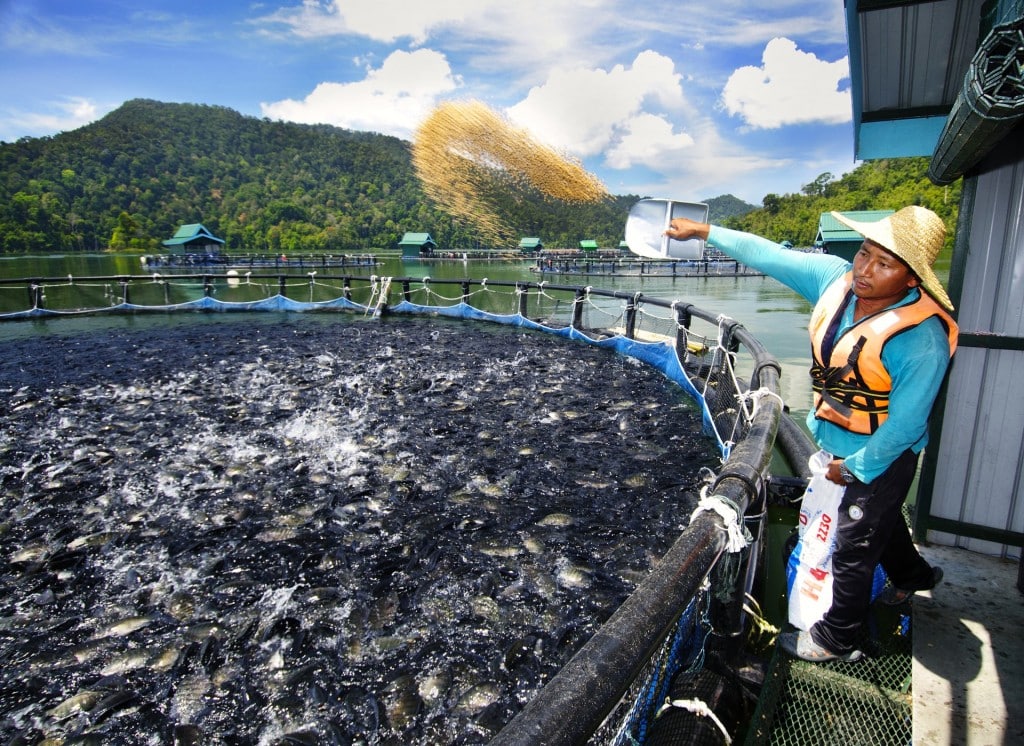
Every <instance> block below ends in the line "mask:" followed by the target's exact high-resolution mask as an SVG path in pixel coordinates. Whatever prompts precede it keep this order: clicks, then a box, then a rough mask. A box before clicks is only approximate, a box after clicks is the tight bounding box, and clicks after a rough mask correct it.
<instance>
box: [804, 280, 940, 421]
mask: <svg viewBox="0 0 1024 746" xmlns="http://www.w3.org/2000/svg"><path fill="white" fill-rule="evenodd" d="M852 287H853V273H852V272H847V273H846V275H845V276H843V277H840V278H839V279H838V280H836V281H835V282H834V283H832V284H831V285H830V286H829V287H828V288H827V289H826V290H825V292H824V293H823V294H822V296H821V298H819V299H818V303H817V304H816V305H815V306H814V312H813V313H812V314H811V323H810V327H809V331H810V335H811V355H812V360H811V386H812V388H813V389H814V416H815V417H817V418H818V419H822V420H828V421H829V422H833V423H835V424H836V425H839V426H840V427H842V428H844V429H846V430H849V431H851V432H855V433H863V434H865V435H870V434H871V433H873V432H874V431H875V430H877V429H878V427H879V425H881V424H882V423H883V422H885V420H886V418H887V417H888V416H889V393H890V392H891V391H892V378H891V377H890V376H889V371H887V370H886V369H885V366H884V365H882V348H883V347H885V344H886V342H888V341H889V340H890V339H892V338H893V337H895V336H896V335H897V334H901V333H903V332H905V331H907V330H908V329H911V328H913V327H915V326H917V325H919V324H921V323H922V322H924V321H925V320H927V319H930V318H931V317H932V316H937V317H938V318H939V320H940V321H941V322H942V323H943V325H944V327H945V329H946V334H947V336H948V338H949V354H950V355H951V356H952V354H953V352H954V351H955V350H956V340H957V326H956V322H954V321H953V319H952V317H951V316H950V315H949V314H948V313H946V311H945V310H944V309H943V308H942V307H941V306H940V305H939V304H938V303H936V302H935V301H934V300H932V298H931V296H929V295H928V294H927V293H924V292H921V293H920V294H919V298H918V299H917V300H915V301H913V302H911V303H907V304H905V305H902V306H896V307H895V308H887V309H885V310H884V311H880V312H879V313H876V314H872V315H871V316H866V317H864V318H863V319H861V320H859V321H858V322H856V323H855V324H854V325H853V326H852V327H850V328H849V329H847V330H846V331H845V332H843V333H842V334H839V335H837V336H836V338H835V340H834V343H833V345H832V350H831V354H830V355H829V358H828V360H827V361H825V360H824V351H823V349H822V348H823V346H824V344H825V341H826V336H827V334H828V330H829V328H830V327H832V326H835V327H836V328H838V326H839V323H840V320H841V319H842V315H843V311H844V309H845V308H846V306H847V303H848V302H849V299H850V297H851V296H852V290H851V288H852Z"/></svg>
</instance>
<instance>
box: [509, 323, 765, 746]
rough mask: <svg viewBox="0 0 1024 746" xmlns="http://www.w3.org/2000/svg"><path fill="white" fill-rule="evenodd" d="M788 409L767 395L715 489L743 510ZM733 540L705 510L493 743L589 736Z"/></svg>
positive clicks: (548, 742)
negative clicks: (727, 537) (782, 417)
mask: <svg viewBox="0 0 1024 746" xmlns="http://www.w3.org/2000/svg"><path fill="white" fill-rule="evenodd" d="M731 331H733V332H735V333H736V337H737V339H743V340H744V341H745V342H748V341H749V342H753V345H748V346H753V347H755V348H759V349H762V350H763V348H760V343H757V342H754V341H753V340H752V338H750V337H749V336H748V335H747V332H746V330H745V329H744V328H743V327H742V326H740V325H739V324H736V325H734V326H733V327H732V328H731ZM760 354H764V353H763V352H761V353H760ZM759 370H760V376H761V378H760V380H759V381H758V382H757V383H758V385H759V386H764V387H765V388H767V389H768V390H769V391H778V369H777V366H771V365H768V364H765V365H762V366H760V368H759ZM781 414H782V405H781V402H780V401H779V400H777V399H775V398H774V397H766V398H765V399H764V400H763V402H762V405H761V407H760V408H759V409H758V412H757V413H756V414H755V416H754V421H753V422H752V423H751V428H750V432H749V433H748V435H747V437H746V438H744V439H743V440H742V441H740V442H739V443H737V444H736V445H735V446H734V447H733V449H732V451H731V452H730V454H729V458H728V460H727V461H726V463H725V464H724V465H723V468H722V470H721V473H720V475H719V477H718V479H717V481H716V482H715V489H714V493H713V494H714V495H716V496H719V497H722V498H725V500H726V501H727V502H728V503H731V504H732V505H734V506H736V508H737V509H738V510H739V512H740V514H741V515H745V514H746V512H747V510H748V508H750V506H751V502H752V500H753V499H754V498H755V497H757V495H756V494H755V493H756V492H758V491H760V489H761V481H762V480H761V476H760V475H761V474H763V473H764V471H765V470H766V469H767V467H768V463H769V461H770V459H771V453H772V444H773V442H774V434H775V432H776V430H777V428H778V421H779V418H780V416H781ZM725 544H726V526H725V523H724V521H723V519H722V518H721V516H719V515H718V514H717V513H713V512H710V511H705V512H701V513H698V514H697V515H696V516H695V517H694V518H693V520H692V521H691V522H690V524H689V525H688V526H687V527H686V528H685V529H684V530H683V532H682V533H681V534H680V535H679V538H678V539H677V540H676V542H675V543H674V544H673V545H672V547H671V548H670V549H669V551H668V552H667V553H666V554H665V556H664V557H663V558H662V559H661V561H660V562H659V563H658V564H657V565H656V566H655V567H654V568H653V569H652V570H651V572H650V573H649V574H648V575H647V577H646V578H645V579H644V580H643V581H642V582H641V583H640V585H639V586H637V588H636V590H635V591H634V592H633V593H632V594H631V595H630V596H629V597H628V598H627V599H626V601H625V602H623V604H622V605H621V606H620V607H619V609H618V610H617V611H616V612H615V613H614V614H613V615H612V616H611V618H610V619H609V620H608V621H607V622H605V623H604V624H603V625H601V627H600V628H599V629H598V630H597V632H596V633H594V636H593V637H592V638H591V639H590V640H589V641H587V643H586V644H585V645H584V646H583V647H582V648H580V650H579V651H578V652H577V653H576V655H575V656H573V658H572V659H571V660H570V661H569V662H568V663H566V664H565V665H564V666H563V667H562V668H561V670H560V671H559V672H558V674H556V675H555V677H554V678H553V679H551V681H549V682H548V684H547V685H546V686H545V687H544V689H543V690H541V692H540V693H539V694H537V696H535V697H534V698H533V699H532V700H531V701H530V702H529V703H528V704H527V706H526V707H525V708H523V710H522V711H520V712H519V714H518V715H516V716H515V717H514V718H513V719H512V720H511V721H510V722H509V723H508V725H506V726H505V727H504V728H503V729H502V730H501V732H499V733H498V735H497V736H495V738H494V739H492V740H491V742H490V743H491V746H535V744H541V743H543V744H545V746H563V745H564V746H569V744H579V743H584V742H585V741H586V740H587V738H588V737H589V736H590V734H593V733H594V732H595V731H596V730H597V729H598V728H599V727H600V726H601V724H602V722H604V719H605V718H606V717H607V716H608V714H609V713H610V712H611V711H612V710H613V709H614V707H615V705H616V704H617V703H618V702H619V700H620V699H621V698H622V696H623V695H624V694H625V693H626V691H627V690H628V689H629V686H630V684H631V683H632V682H633V681H634V680H635V679H636V678H637V677H638V676H639V675H640V673H641V671H642V670H643V668H644V666H645V665H646V663H647V661H648V659H649V658H650V657H651V656H652V655H653V654H654V652H655V651H656V650H657V649H658V647H659V646H660V644H661V642H662V641H663V640H664V639H665V637H666V636H667V634H668V630H669V627H670V625H671V624H672V623H673V622H674V621H675V620H676V619H677V618H678V615H679V613H680V612H681V611H682V610H683V609H684V608H686V606H687V605H688V604H689V602H690V600H691V599H692V598H693V597H694V596H695V595H696V594H697V592H698V591H699V589H700V585H701V583H703V580H704V578H705V577H706V576H707V575H708V573H709V572H711V570H712V569H713V568H714V567H715V566H716V564H717V563H718V560H719V558H720V557H721V555H722V552H723V551H724V550H725ZM740 579H742V578H740ZM727 606H728V608H727V609H725V610H724V615H725V618H723V619H722V620H721V621H720V622H716V626H717V625H719V624H721V626H722V628H723V632H724V633H725V634H727V635H734V634H735V630H736V628H737V627H738V626H739V625H740V624H741V621H740V620H739V619H738V617H737V616H736V615H737V614H740V613H742V611H741V610H738V609H736V608H735V606H736V605H735V604H728V605H727ZM740 606H742V604H740ZM729 615H732V616H731V618H729Z"/></svg>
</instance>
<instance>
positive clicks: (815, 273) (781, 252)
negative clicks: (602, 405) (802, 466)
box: [708, 226, 949, 482]
mask: <svg viewBox="0 0 1024 746" xmlns="http://www.w3.org/2000/svg"><path fill="white" fill-rule="evenodd" d="M708 243H709V244H712V245H713V246H715V247H716V248H718V249H721V250H722V251H724V252H725V253H726V254H728V255H729V256H731V257H732V258H733V259H736V260H738V261H740V262H742V263H743V264H746V265H748V266H750V267H753V268H754V269H756V270H758V271H759V272H764V273H765V274H766V275H768V276H770V277H773V278H775V279H776V280H778V281H779V282H781V283H782V284H783V285H786V286H787V287H789V288H790V289H792V290H794V291H795V292H797V293H799V294H800V295H802V296H803V297H804V298H806V299H807V300H808V301H810V302H811V303H812V304H815V303H817V302H818V299H819V298H820V297H821V295H822V293H824V292H825V289H826V288H827V287H828V286H829V285H831V284H832V283H833V282H835V281H836V280H837V279H839V278H840V277H842V276H843V275H845V274H846V273H847V272H849V271H850V268H851V267H852V265H851V264H850V262H848V261H846V260H845V259H842V258H841V257H837V256H831V255H828V254H811V253H804V252H801V251H792V250H790V249H784V248H782V247H781V246H779V245H778V244H775V243H772V242H771V241H769V240H767V239H765V238H761V237H760V236H755V235H752V234H750V233H742V232H740V231H733V230H729V229H727V228H720V227H718V226H712V227H711V232H710V233H709V235H708ZM919 293H920V291H919V290H918V289H917V288H914V289H912V290H911V291H910V293H909V294H908V295H907V296H906V297H905V298H904V299H903V300H902V301H900V302H899V303H896V304H894V306H901V305H904V304H906V303H910V302H912V301H914V300H916V299H917V298H918V297H919V296H918V294H919ZM854 305H855V303H854V302H853V301H851V302H850V303H849V304H847V307H846V308H845V309H844V310H843V319H842V323H841V326H840V329H839V333H842V332H844V331H846V330H847V329H849V328H850V327H851V326H853V312H854ZM808 344H810V341H809V339H808ZM882 364H883V365H884V366H885V368H886V370H887V371H889V375H890V376H891V378H892V392H891V393H890V396H889V416H888V418H887V419H886V420H885V422H883V423H882V424H881V425H880V426H879V428H878V429H877V430H876V431H875V432H874V433H872V434H871V435H862V434H859V433H852V432H850V431H848V430H845V429H843V428H841V427H839V426H838V425H835V424H833V423H831V422H828V421H826V420H819V419H818V418H816V417H815V416H814V412H813V411H811V412H810V413H809V414H808V415H807V428H808V429H809V430H810V433H811V436H812V437H813V438H814V440H815V442H816V443H817V444H818V446H819V447H820V448H823V449H824V450H826V451H828V452H829V453H831V454H833V455H834V456H837V457H839V458H844V459H846V465H847V468H849V470H850V471H851V472H853V474H854V475H855V476H856V477H857V478H858V479H860V480H861V481H862V482H871V481H872V480H874V479H875V478H876V477H878V476H879V475H880V474H881V473H882V472H884V471H885V470H886V469H887V468H888V467H889V465H890V464H892V462H893V461H895V460H896V458H897V457H898V456H899V455H900V454H901V453H903V452H904V451H906V450H907V449H908V448H910V449H912V450H913V451H914V453H920V452H921V450H922V449H923V448H924V447H925V446H926V445H927V444H928V417H929V416H930V414H931V409H932V405H933V404H934V402H935V397H936V395H937V394H938V391H939V387H940V386H941V385H942V379H943V377H944V376H945V374H946V367H947V366H948V364H949V341H948V338H947V336H946V331H945V329H944V328H943V325H942V322H940V321H939V320H938V319H936V318H931V319H928V320H926V321H925V322H923V323H921V324H919V325H918V326H916V327H914V328H913V329H910V330H908V331H907V332H905V333H903V334H899V335H897V336H896V337H894V338H892V339H890V340H889V341H888V342H887V343H886V344H885V347H883V348H882Z"/></svg>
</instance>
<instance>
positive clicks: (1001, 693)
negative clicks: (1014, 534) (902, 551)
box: [911, 546, 1024, 746]
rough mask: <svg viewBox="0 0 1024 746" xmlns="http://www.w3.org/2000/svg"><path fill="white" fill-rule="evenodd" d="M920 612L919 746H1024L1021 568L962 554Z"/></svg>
mask: <svg viewBox="0 0 1024 746" xmlns="http://www.w3.org/2000/svg"><path fill="white" fill-rule="evenodd" d="M921 553H922V554H923V555H924V557H925V558H926V559H927V560H928V561H929V562H930V563H931V564H933V565H940V566H941V567H942V569H943V572H944V573H945V578H944V579H943V582H942V583H940V584H939V585H938V586H936V587H935V588H934V589H933V590H931V591H927V592H921V593H918V594H917V595H916V596H915V597H914V599H913V600H912V601H911V603H912V608H913V612H912V613H913V630H914V633H913V646H914V660H913V689H912V691H913V701H914V744H915V746H946V745H947V744H949V745H954V746H961V745H964V746H1002V745H1003V744H1006V745H1007V746H1009V745H1010V744H1013V745H1016V744H1024V594H1022V593H1021V592H1020V591H1019V590H1018V589H1017V573H1018V565H1017V563H1016V562H1008V561H1005V560H1000V559H998V558H994V557H989V556H986V555H982V554H978V553H976V552H969V551H966V550H964V549H957V548H954V547H940V546H927V547H922V548H921Z"/></svg>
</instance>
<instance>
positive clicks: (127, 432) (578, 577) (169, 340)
mask: <svg viewBox="0 0 1024 746" xmlns="http://www.w3.org/2000/svg"><path fill="white" fill-rule="evenodd" d="M0 395H2V396H3V399H4V401H5V402H6V404H7V406H6V407H4V409H3V410H2V412H0V420H2V427H0V489H2V493H0V494H2V499H0V563H2V564H0V566H2V571H0V662H2V664H3V668H2V671H0V738H2V739H3V740H4V741H7V742H9V741H11V740H12V739H14V738H16V737H19V736H20V737H21V738H22V739H24V741H25V742H31V743H35V742H39V741H40V740H42V739H43V738H44V737H47V738H53V739H58V740H59V739H67V741H66V742H75V743H82V742H91V743H125V744H128V743H132V744H138V743H154V744H155V743H169V742H171V741H172V740H174V739H177V741H178V742H182V743H198V742H203V743H239V744H241V743H253V744H274V743H395V744H398V743H402V744H411V743H423V744H428V743H430V744H435V743H483V742H486V741H487V740H489V739H490V737H491V736H493V734H494V733H495V732H496V731H497V730H498V729H499V728H500V727H501V725H503V724H504V723H505V722H507V721H508V720H509V719H511V717H512V716H513V714H514V713H515V712H516V711H518V710H519V709H520V708H521V707H522V706H523V704H524V703H525V702H526V701H528V699H529V698H530V696H531V695H532V694H534V693H535V692H536V691H537V690H538V689H539V688H540V687H541V686H542V685H543V684H544V682H545V681H546V680H547V679H548V678H550V676H551V675H552V674H553V673H554V672H555V671H557V669H558V668H559V667H560V666H561V665H562V664H563V663H564V662H565V661H566V660H568V658H569V657H570V656H571V654H572V653H573V651H574V650H576V649H577V648H578V647H579V646H580V645H581V644H582V643H583V642H584V641H585V640H586V639H587V638H588V637H589V635H590V634H592V632H593V631H594V630H595V629H596V627H597V626H598V625H599V624H600V623H601V621H603V620H604V619H605V618H607V616H608V615H609V614H610V613H611V612H612V611H613V610H614V608H615V606H616V605H617V604H618V603H619V602H620V601H621V600H622V599H623V598H624V597H625V596H626V595H627V594H628V593H629V592H630V590H631V589H632V588H633V587H634V586H635V584H636V582H637V581H638V579H639V578H641V577H642V576H643V574H644V573H645V572H646V571H647V569H648V568H649V567H650V566H651V564H652V562H654V561H656V559H657V557H659V556H660V555H661V554H662V553H663V552H664V550H665V549H666V548H667V547H668V545H669V544H670V543H671V541H672V540H673V539H674V537H675V535H676V534H677V533H678V531H679V530H680V528H681V527H682V526H684V525H685V524H686V523H687V522H688V518H689V514H690V512H691V511H692V509H693V504H694V502H695V499H696V498H695V493H696V491H697V489H698V487H699V472H700V469H701V467H704V466H710V467H714V466H716V465H717V455H716V452H715V450H714V448H713V444H712V443H711V442H710V441H708V440H706V439H704V438H703V437H701V436H700V417H699V415H698V414H697V412H696V409H695V408H694V406H693V405H692V404H691V402H689V401H688V400H687V399H686V397H685V396H684V395H683V394H682V393H681V392H680V391H679V390H678V388H677V387H676V386H675V385H674V384H672V383H671V382H669V381H667V380H666V379H664V378H663V377H662V376H661V375H660V374H659V373H657V372H655V371H652V370H650V369H648V368H646V367H644V366H642V365H640V364H637V363H635V362H633V361H631V360H629V359H626V358H623V357H620V356H616V355H614V354H612V353H609V352H607V351H604V350H598V349H596V348H592V347H588V346H586V345H583V344H578V343H577V344H574V343H567V342H565V341H564V340H561V339H559V338H554V337H550V336H547V335H543V334H539V333H531V332H525V331H523V330H519V329H514V328H507V327H497V326H495V327H492V326H489V325H480V324H468V323H464V322H457V321H447V320H443V319H429V320H426V319H395V318H388V319H384V320H379V319H376V320H375V319H363V318H359V317H352V316H346V315H335V314H331V315H320V314H310V315H306V316H287V315H277V314H259V315H256V316H255V317H250V316H247V315H245V316H243V315H238V316H234V315H232V317H231V318H230V319H224V318H219V317H218V318H217V319H215V320H209V319H206V318H205V317H200V318H198V319H195V320H192V322H191V323H173V324H159V325H157V324H154V325H149V324H139V325H136V324H133V323H132V322H131V321H130V320H125V321H124V322H123V323H122V322H116V321H112V322H110V323H109V324H107V325H106V326H105V327H104V326H97V327H96V328H89V329H87V330H83V331H79V332H77V333H74V334H59V333H58V334H33V335H27V336H24V337H16V338H8V339H6V340H5V341H3V342H2V343H0ZM55 742H57V741H55Z"/></svg>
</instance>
